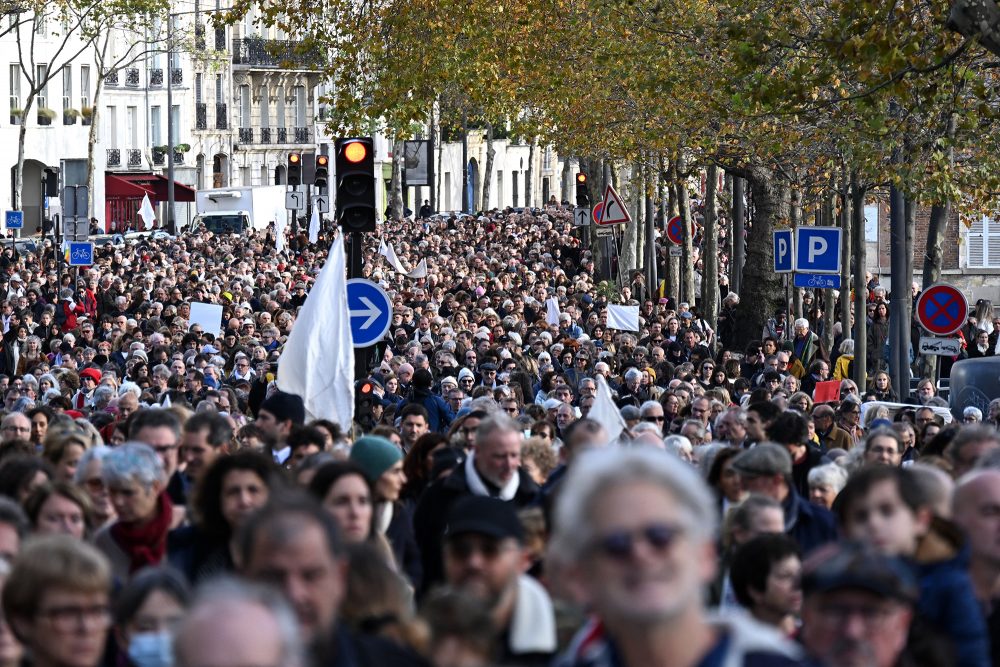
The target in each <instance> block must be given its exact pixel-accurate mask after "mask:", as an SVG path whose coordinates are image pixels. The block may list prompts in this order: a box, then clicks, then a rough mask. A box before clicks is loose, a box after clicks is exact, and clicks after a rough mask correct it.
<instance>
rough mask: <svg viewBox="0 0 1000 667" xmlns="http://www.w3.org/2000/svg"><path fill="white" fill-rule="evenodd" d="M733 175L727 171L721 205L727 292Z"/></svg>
mask: <svg viewBox="0 0 1000 667" xmlns="http://www.w3.org/2000/svg"><path fill="white" fill-rule="evenodd" d="M733 180H734V179H733V175H732V174H730V173H729V172H728V171H727V172H726V176H725V181H723V182H724V183H725V188H724V189H725V197H724V198H725V201H724V202H723V203H722V208H724V209H725V210H726V212H727V213H726V216H725V217H724V218H723V221H724V223H725V225H726V247H725V248H723V249H722V250H723V251H724V252H725V253H726V259H727V261H726V275H727V276H728V277H729V290H730V291H732V290H733V269H732V267H733V215H732V205H733Z"/></svg>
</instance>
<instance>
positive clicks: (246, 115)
mask: <svg viewBox="0 0 1000 667" xmlns="http://www.w3.org/2000/svg"><path fill="white" fill-rule="evenodd" d="M240 127H250V86H240Z"/></svg>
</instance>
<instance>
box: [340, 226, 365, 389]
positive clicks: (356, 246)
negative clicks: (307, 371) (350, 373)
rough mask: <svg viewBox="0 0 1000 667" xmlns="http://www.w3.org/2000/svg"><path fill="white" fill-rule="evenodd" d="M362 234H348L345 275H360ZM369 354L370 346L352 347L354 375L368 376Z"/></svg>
mask: <svg viewBox="0 0 1000 667" xmlns="http://www.w3.org/2000/svg"><path fill="white" fill-rule="evenodd" d="M341 234H343V232H341ZM363 245H364V234H362V233H361V232H354V233H352V234H351V235H350V239H349V241H348V245H347V277H348V279H351V278H360V277H361V259H362V253H363V252H364V248H363ZM370 356H371V348H370V347H356V348H354V377H355V378H356V379H363V378H366V377H368V365H369V358H370Z"/></svg>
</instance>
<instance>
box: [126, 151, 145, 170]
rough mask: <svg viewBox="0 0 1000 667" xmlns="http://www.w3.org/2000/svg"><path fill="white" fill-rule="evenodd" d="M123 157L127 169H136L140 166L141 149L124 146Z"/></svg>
mask: <svg viewBox="0 0 1000 667" xmlns="http://www.w3.org/2000/svg"><path fill="white" fill-rule="evenodd" d="M125 159H126V160H127V161H128V162H127V165H128V168H129V169H138V168H139V167H141V166H142V151H141V150H140V149H138V148H126V149H125Z"/></svg>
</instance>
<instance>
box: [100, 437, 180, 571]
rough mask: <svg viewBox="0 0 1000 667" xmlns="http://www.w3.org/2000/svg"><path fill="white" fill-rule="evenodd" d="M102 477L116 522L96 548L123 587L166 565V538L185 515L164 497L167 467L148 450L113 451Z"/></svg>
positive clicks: (106, 529)
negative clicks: (137, 575) (148, 569)
mask: <svg viewBox="0 0 1000 667" xmlns="http://www.w3.org/2000/svg"><path fill="white" fill-rule="evenodd" d="M101 475H102V477H104V482H105V484H107V486H108V493H109V495H110V497H111V504H112V505H114V508H115V512H116V513H117V515H118V520H117V521H115V522H114V523H112V524H111V525H109V526H106V527H104V528H102V529H101V530H100V531H99V532H98V533H97V535H96V536H95V537H94V544H95V545H96V546H97V548H98V549H100V550H101V551H102V552H104V555H105V556H107V557H108V560H109V561H110V562H111V570H112V574H113V575H114V577H115V580H116V582H118V583H124V582H126V581H128V580H129V579H130V578H131V576H132V575H133V574H135V573H136V572H138V571H139V570H141V569H142V568H144V567H146V566H149V565H159V564H160V563H161V562H162V561H163V560H164V558H165V555H166V550H167V533H168V532H170V529H171V528H173V527H174V526H175V525H176V524H177V523H179V519H181V518H183V514H182V513H183V510H179V511H178V512H175V510H174V507H173V505H172V504H171V502H170V498H169V496H168V495H167V494H166V492H165V489H166V483H167V477H166V473H165V472H164V470H163V463H162V461H161V460H160V457H159V456H158V455H157V453H156V452H155V451H154V450H153V448H152V447H150V446H148V445H144V444H140V443H128V444H125V445H122V446H121V447H117V448H115V449H114V450H112V452H111V453H110V454H109V455H108V456H107V458H105V459H104V467H103V469H102V471H101ZM178 515H179V516H178Z"/></svg>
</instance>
